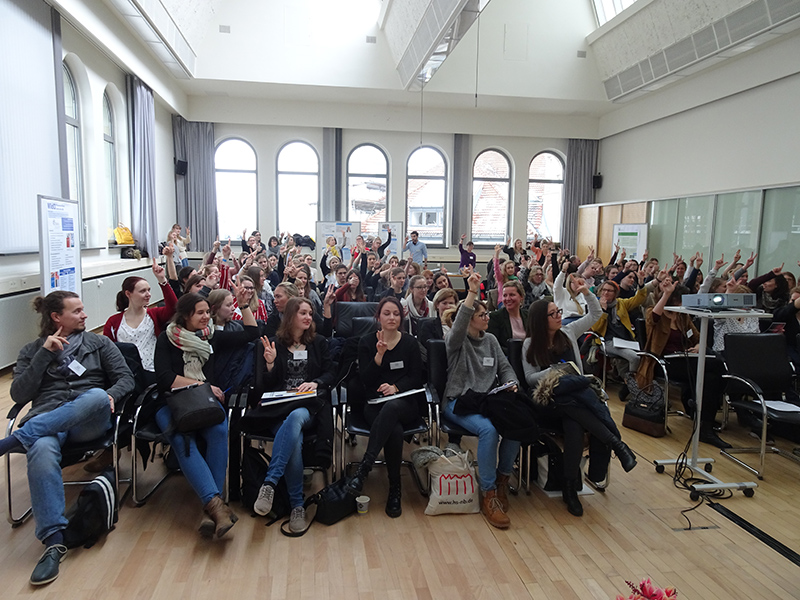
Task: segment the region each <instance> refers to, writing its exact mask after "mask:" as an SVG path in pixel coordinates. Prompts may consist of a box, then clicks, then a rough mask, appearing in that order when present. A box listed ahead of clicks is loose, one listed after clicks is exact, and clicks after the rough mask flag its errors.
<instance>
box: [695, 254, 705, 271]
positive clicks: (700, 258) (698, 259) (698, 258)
mask: <svg viewBox="0 0 800 600" xmlns="http://www.w3.org/2000/svg"><path fill="white" fill-rule="evenodd" d="M694 266H695V268H696V269H699V268H700V267H702V266H703V253H702V252H698V253H697V254H696V257H695V261H694Z"/></svg>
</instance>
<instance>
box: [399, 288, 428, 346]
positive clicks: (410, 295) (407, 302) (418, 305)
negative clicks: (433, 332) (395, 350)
mask: <svg viewBox="0 0 800 600" xmlns="http://www.w3.org/2000/svg"><path fill="white" fill-rule="evenodd" d="M400 303H401V304H402V305H403V313H404V315H405V316H406V317H407V318H408V329H409V333H410V334H411V335H413V336H416V335H417V325H418V323H419V320H420V319H424V318H426V317H431V316H433V302H431V301H430V300H428V283H427V282H426V280H425V276H424V275H414V276H413V277H412V278H411V281H409V283H408V291H407V292H406V297H405V298H403V299H402V300H401V301H400Z"/></svg>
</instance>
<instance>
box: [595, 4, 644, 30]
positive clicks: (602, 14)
mask: <svg viewBox="0 0 800 600" xmlns="http://www.w3.org/2000/svg"><path fill="white" fill-rule="evenodd" d="M592 1H593V3H594V11H595V13H596V14H597V24H598V25H600V26H601V27H602V26H603V25H605V24H606V22H608V21H610V20H611V19H613V18H614V17H616V16H617V15H618V14H619V13H621V12H622V11H623V10H625V9H626V8H628V7H629V6H630V5H631V4H633V3H634V2H636V0H592Z"/></svg>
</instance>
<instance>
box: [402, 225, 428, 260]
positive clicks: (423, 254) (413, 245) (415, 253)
mask: <svg viewBox="0 0 800 600" xmlns="http://www.w3.org/2000/svg"><path fill="white" fill-rule="evenodd" d="M406 250H408V253H409V254H410V255H411V260H413V261H414V262H415V263H417V264H420V265H422V266H423V268H425V269H427V268H428V247H427V246H426V245H425V244H424V243H423V242H420V241H419V233H418V232H416V231H412V232H411V241H410V242H409V241H408V238H406Z"/></svg>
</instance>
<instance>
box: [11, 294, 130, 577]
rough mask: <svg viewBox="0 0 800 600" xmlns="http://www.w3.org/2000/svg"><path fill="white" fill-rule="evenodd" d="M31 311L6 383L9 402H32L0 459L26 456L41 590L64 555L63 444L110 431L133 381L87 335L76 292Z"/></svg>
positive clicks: (102, 343) (107, 343)
mask: <svg viewBox="0 0 800 600" xmlns="http://www.w3.org/2000/svg"><path fill="white" fill-rule="evenodd" d="M34 308H35V309H36V311H37V312H38V313H40V314H41V315H42V321H41V333H40V337H39V338H38V339H36V340H34V341H33V342H31V343H29V344H27V345H26V346H25V347H24V348H23V349H22V350H21V351H20V353H19V356H18V357H17V364H16V366H15V367H14V381H13V382H12V383H11V397H12V398H13V400H14V402H16V403H17V404H27V403H28V402H31V403H32V405H31V409H30V410H29V411H28V414H26V415H25V417H24V418H23V419H22V420H21V421H20V423H21V424H20V427H19V429H17V430H16V431H15V432H14V433H12V434H11V435H10V436H8V437H7V438H5V439H3V440H0V456H1V455H3V454H5V453H6V452H9V451H11V450H20V451H23V452H26V453H27V459H28V487H29V488H30V492H31V504H32V506H33V515H34V518H35V519H36V537H37V538H38V539H39V540H41V541H42V543H43V544H44V545H45V546H46V547H47V549H46V550H45V552H44V554H43V555H42V557H41V559H39V562H38V564H37V565H36V568H35V569H34V570H33V574H32V575H31V583H32V584H33V585H42V584H45V583H49V582H51V581H53V580H54V579H55V578H56V577H58V566H59V563H60V562H61V561H62V560H64V556H65V555H66V553H67V548H66V546H64V543H63V542H64V536H63V531H64V528H65V527H66V526H67V519H66V518H65V516H64V483H63V480H62V477H61V447H62V446H63V445H64V442H66V441H67V440H69V441H72V442H88V441H91V440H93V439H96V438H98V437H101V436H102V435H103V434H104V433H105V432H106V431H108V429H109V428H110V427H111V414H112V413H113V412H114V402H115V401H117V400H121V399H122V398H123V397H124V396H125V395H126V394H128V393H129V392H131V391H132V390H133V387H134V380H133V375H132V374H131V372H130V370H129V369H128V366H127V364H126V363H125V359H124V358H123V356H122V354H121V353H120V351H119V350H118V349H117V347H116V346H115V345H114V343H113V342H112V341H111V340H109V339H108V338H106V337H103V336H99V335H96V334H94V333H90V332H87V331H86V330H85V329H86V313H85V312H84V311H83V303H82V302H81V299H80V298H79V297H78V295H77V294H74V293H73V292H63V291H56V292H51V293H50V294H48V295H47V296H46V297H45V298H41V297H39V298H36V300H35V301H34Z"/></svg>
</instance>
